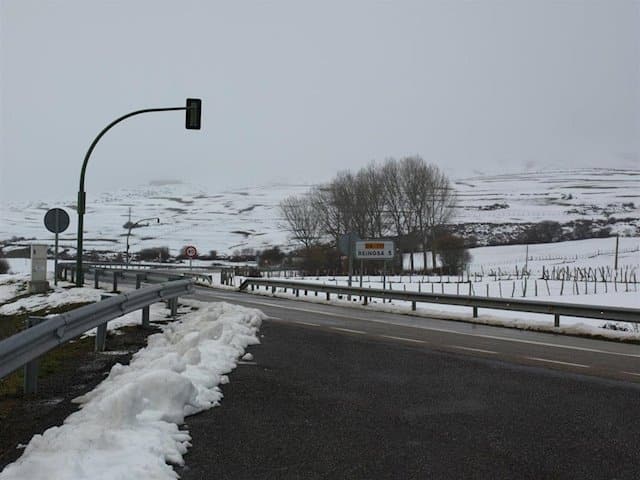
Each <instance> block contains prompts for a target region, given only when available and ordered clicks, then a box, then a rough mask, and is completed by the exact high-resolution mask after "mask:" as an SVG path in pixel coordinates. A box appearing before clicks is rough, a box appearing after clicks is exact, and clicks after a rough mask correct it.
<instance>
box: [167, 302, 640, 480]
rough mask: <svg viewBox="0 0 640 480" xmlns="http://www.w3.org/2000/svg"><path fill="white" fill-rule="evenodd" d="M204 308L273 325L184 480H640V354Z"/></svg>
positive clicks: (392, 324)
mask: <svg viewBox="0 0 640 480" xmlns="http://www.w3.org/2000/svg"><path fill="white" fill-rule="evenodd" d="M197 297H198V298H200V299H208V300H226V301H232V302H234V303H241V304H245V305H249V306H252V307H258V308H260V309H261V310H262V311H263V312H265V313H266V314H268V315H269V316H270V317H271V319H270V320H269V319H267V320H265V321H264V322H263V324H262V327H261V329H260V337H261V338H260V342H261V343H260V345H254V346H252V347H250V349H249V351H250V352H251V353H252V354H253V361H251V362H244V363H242V364H240V365H239V366H238V368H237V369H236V370H234V371H233V372H232V373H231V374H230V382H229V384H227V385H225V386H224V387H223V393H224V400H223V402H222V404H221V407H220V408H217V409H212V410H209V411H207V412H204V413H202V414H199V415H195V416H192V417H188V418H187V419H186V423H187V425H186V428H187V429H188V430H189V432H190V434H191V436H192V438H193V442H192V443H193V447H192V448H191V449H190V450H189V453H188V454H187V455H186V456H185V461H186V463H185V466H184V468H181V469H179V470H178V473H179V474H180V475H181V478H182V479H183V480H193V479H202V478H221V479H237V478H274V479H276V478H277V479H289V478H292V479H293V478H295V479H312V478H313V479H317V478H331V479H333V478H336V479H338V478H340V479H342V478H349V479H372V478H375V479H391V478H393V479H397V478H402V479H421V478H430V479H459V478H518V479H536V480H539V479H542V478H563V479H564V478H576V479H578V478H579V479H584V478H617V479H637V478H639V477H640V464H639V463H638V461H637V445H638V439H639V438H640V437H639V433H638V432H640V415H637V405H638V396H639V394H640V385H638V384H637V383H635V382H637V381H638V379H640V377H638V376H637V374H639V373H640V369H639V367H640V364H639V358H638V354H639V353H640V352H639V351H640V347H638V346H635V345H622V344H616V343H613V342H606V341H595V340H588V339H582V338H574V337H567V336H554V335H550V334H540V333H532V332H524V331H517V330H510V329H502V328H496V327H486V326H478V325H471V324H464V323H455V322H444V321H430V320H426V319H423V318H419V319H414V318H411V317H406V316H395V315H390V314H385V313H374V312H362V311H358V310H356V309H350V308H339V307H330V306H324V305H316V304H308V303H304V302H295V301H290V300H284V299H270V298H264V297H256V296H251V295H249V294H236V293H232V292H224V293H223V292H214V291H202V290H199V291H198V294H197ZM418 325H419V326H418ZM576 372H577V373H576ZM602 377H612V378H614V379H612V378H602ZM615 379H621V380H615Z"/></svg>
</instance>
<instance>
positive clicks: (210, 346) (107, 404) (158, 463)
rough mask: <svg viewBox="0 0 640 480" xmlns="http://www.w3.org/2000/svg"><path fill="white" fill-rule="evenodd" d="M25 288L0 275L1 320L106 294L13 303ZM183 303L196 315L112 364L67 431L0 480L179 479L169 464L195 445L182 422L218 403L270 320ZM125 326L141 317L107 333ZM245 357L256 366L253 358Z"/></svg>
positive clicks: (39, 439)
mask: <svg viewBox="0 0 640 480" xmlns="http://www.w3.org/2000/svg"><path fill="white" fill-rule="evenodd" d="M25 281H26V278H25V276H24V275H20V274H19V275H0V295H2V298H4V303H3V304H2V306H1V307H0V309H1V310H2V311H1V312H0V314H3V315H9V314H11V313H14V312H16V311H20V310H23V311H24V310H27V311H30V310H41V309H42V308H43V307H53V306H56V305H60V304H64V303H77V302H78V301H94V300H96V299H97V298H99V295H100V293H101V292H100V291H99V290H94V289H90V288H78V289H76V288H72V289H63V288H62V287H59V288H58V289H56V290H55V292H53V293H52V294H50V295H48V296H47V295H36V296H30V297H27V298H22V299H16V300H15V301H11V300H10V298H8V297H9V296H10V295H11V292H12V289H14V288H15V287H16V285H18V286H20V285H24V282H25ZM14 293H15V292H14ZM47 299H49V301H47ZM181 303H183V304H186V305H187V306H188V307H190V310H192V311H190V312H189V313H186V314H184V315H182V316H181V317H180V318H179V320H177V321H174V322H171V323H169V324H166V325H163V326H161V328H162V333H158V334H155V335H151V336H150V337H149V338H148V346H147V347H146V348H144V349H142V350H140V351H138V352H137V353H136V354H135V355H134V356H133V359H132V361H131V363H130V364H129V365H128V366H123V365H120V364H117V365H115V366H114V367H113V368H112V369H111V372H110V373H109V376H108V377H107V378H106V379H105V380H104V381H103V382H102V383H101V384H100V385H98V387H97V388H96V389H94V390H93V391H91V392H89V393H87V394H86V395H83V396H81V397H78V398H77V399H75V402H77V403H78V404H79V405H80V410H79V411H77V412H76V413H73V414H72V415H70V416H69V417H68V418H67V419H66V420H65V422H64V423H63V425H61V426H58V427H52V428H50V429H48V430H47V431H45V432H44V433H43V434H42V435H36V436H34V437H33V438H32V439H31V441H30V442H29V444H28V445H27V446H26V448H25V451H24V453H23V455H22V456H21V457H20V459H18V460H17V461H16V462H15V463H13V464H11V465H8V466H7V467H6V468H5V469H4V470H3V471H2V473H0V479H2V480H8V479H16V480H18V479H20V480H24V479H30V480H38V479H42V480H45V479H46V480H53V479H60V480H67V479H69V480H70V479H74V480H79V479H105V480H106V479H124V478H131V479H138V478H154V479H159V480H160V479H175V478H177V475H176V473H175V471H174V470H173V468H172V467H171V465H181V464H183V458H182V456H183V455H184V453H185V452H186V451H187V449H188V447H189V445H190V444H189V442H190V440H191V439H190V437H189V433H188V431H186V430H184V429H181V428H180V425H182V424H183V423H184V418H185V416H187V415H192V414H194V413H197V412H200V411H203V410H206V409H209V408H211V407H213V406H216V405H218V404H219V403H220V401H221V399H222V393H221V391H220V388H219V385H221V384H224V383H227V382H228V377H227V374H228V373H229V372H230V371H232V370H233V369H234V368H235V366H236V364H237V361H238V359H239V358H241V357H243V355H244V353H245V349H246V348H247V347H248V346H249V345H253V344H256V343H259V340H258V338H257V332H258V329H259V327H260V324H261V321H262V320H263V319H264V315H263V314H262V313H261V312H260V311H258V310H253V309H247V308H243V307H239V306H234V305H230V304H227V303H203V302H197V301H185V300H182V301H181ZM154 313H155V315H154ZM161 313H166V310H164V308H163V307H162V306H161V305H155V306H154V307H153V308H152V317H151V320H152V321H153V320H154V319H155V317H159V316H160V314H161ZM127 317H130V318H129V319H127ZM129 322H136V323H139V322H140V315H139V312H133V313H132V314H130V315H127V316H125V317H121V318H120V319H118V320H117V321H113V322H110V323H109V327H110V329H112V328H118V327H119V326H122V325H124V324H128V323H129ZM243 358H244V359H246V360H250V359H251V357H250V354H247V355H245V356H244V357H243ZM88 445H89V446H90V448H87V446H88Z"/></svg>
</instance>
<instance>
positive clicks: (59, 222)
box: [44, 208, 69, 285]
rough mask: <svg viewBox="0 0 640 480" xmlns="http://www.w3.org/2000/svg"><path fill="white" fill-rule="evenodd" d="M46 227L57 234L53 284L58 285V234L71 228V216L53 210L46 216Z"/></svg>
mask: <svg viewBox="0 0 640 480" xmlns="http://www.w3.org/2000/svg"><path fill="white" fill-rule="evenodd" d="M44 226H45V227H47V230H49V231H50V232H52V233H55V249H54V253H53V284H54V285H58V234H59V233H62V232H64V231H65V230H66V229H67V228H68V227H69V214H68V213H67V212H66V211H64V210H62V209H61V208H52V209H51V210H49V211H47V213H46V214H45V216H44Z"/></svg>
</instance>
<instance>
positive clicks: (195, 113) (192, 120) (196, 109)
mask: <svg viewBox="0 0 640 480" xmlns="http://www.w3.org/2000/svg"><path fill="white" fill-rule="evenodd" d="M201 107H202V100H200V99H199V98H187V116H186V123H185V126H186V127H187V130H200V111H201Z"/></svg>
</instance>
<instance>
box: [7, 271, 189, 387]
mask: <svg viewBox="0 0 640 480" xmlns="http://www.w3.org/2000/svg"><path fill="white" fill-rule="evenodd" d="M193 288H194V287H193V280H191V279H183V280H177V281H172V282H166V283H163V284H160V285H153V286H150V287H146V288H143V289H140V290H135V291H132V292H129V293H125V294H122V295H118V296H114V297H109V298H108V299H104V300H102V301H100V302H96V303H93V304H91V305H86V306H84V307H80V308H77V309H75V310H72V311H70V312H67V313H63V314H60V315H56V316H54V317H51V318H48V319H46V320H45V319H40V318H38V317H31V318H29V320H28V322H29V326H30V328H27V329H26V330H23V331H22V332H19V333H17V334H15V335H13V336H11V337H8V338H5V339H4V340H1V341H0V378H3V377H5V376H7V375H8V374H10V373H12V372H13V371H15V370H17V369H18V368H20V367H22V366H26V368H25V393H35V390H36V388H37V386H36V379H37V363H35V362H36V359H37V358H38V357H40V356H41V355H43V354H44V353H46V352H48V351H49V350H51V349H53V348H55V347H57V346H59V345H62V344H64V343H66V342H68V341H69V340H72V339H74V338H76V337H79V336H80V335H82V334H83V333H85V332H86V331H88V330H91V329H92V328H95V327H98V328H99V329H102V335H100V332H99V335H97V336H96V349H97V350H99V349H100V348H99V345H98V338H99V337H100V336H102V342H104V340H103V339H104V334H106V323H107V322H108V321H109V320H113V319H115V318H118V317H120V316H122V315H125V314H127V313H131V312H134V311H136V310H140V309H142V310H143V313H142V322H143V325H144V323H145V316H146V321H147V323H148V319H149V310H148V309H149V305H151V304H153V303H155V302H158V301H161V300H169V301H170V303H171V309H172V313H173V314H175V311H176V309H177V302H176V300H177V297H179V296H181V295H186V294H188V293H192V292H193ZM102 347H103V348H104V343H103V345H102ZM34 372H35V373H34Z"/></svg>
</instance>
